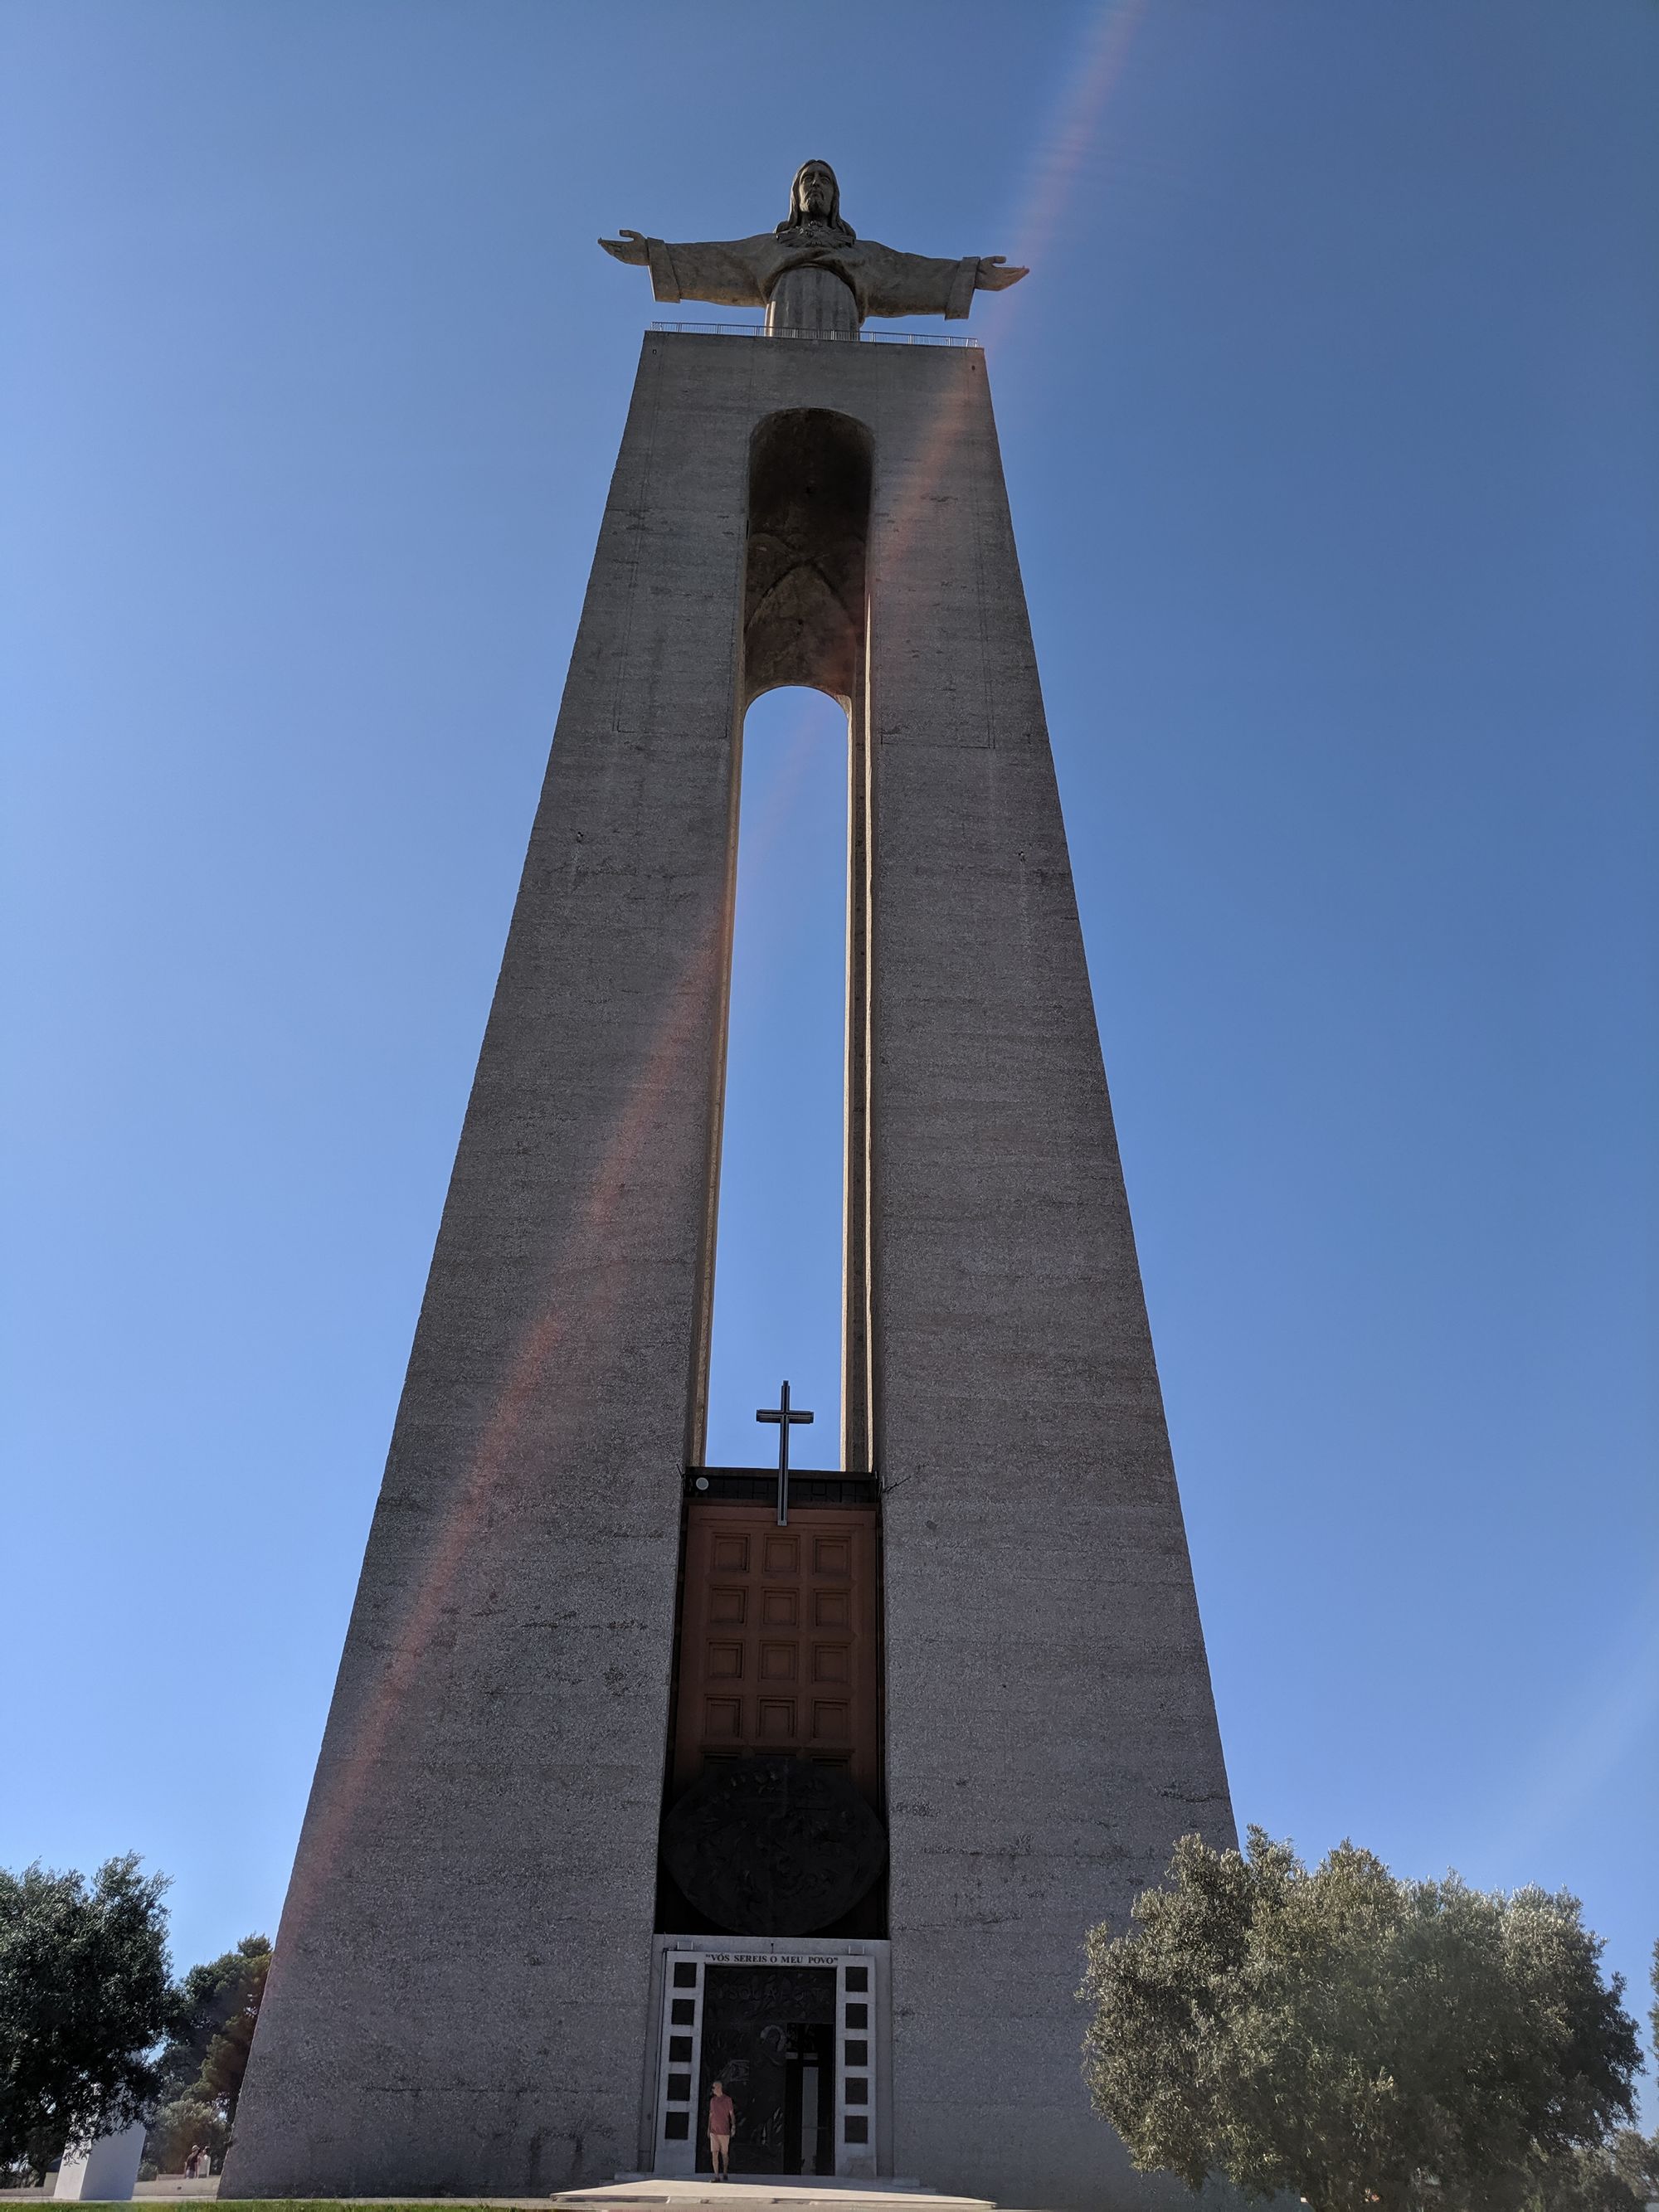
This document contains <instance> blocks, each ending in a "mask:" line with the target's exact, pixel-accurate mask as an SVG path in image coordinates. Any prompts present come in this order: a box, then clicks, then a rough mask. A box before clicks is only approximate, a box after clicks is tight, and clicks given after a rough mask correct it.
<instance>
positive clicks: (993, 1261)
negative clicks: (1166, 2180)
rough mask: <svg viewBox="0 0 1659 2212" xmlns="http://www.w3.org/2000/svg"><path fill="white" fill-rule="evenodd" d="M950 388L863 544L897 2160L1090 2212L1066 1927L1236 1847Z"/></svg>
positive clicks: (1117, 1911) (981, 2188) (1115, 2182)
mask: <svg viewBox="0 0 1659 2212" xmlns="http://www.w3.org/2000/svg"><path fill="white" fill-rule="evenodd" d="M933 376H934V377H935V378H936V380H937V381H938V383H939V385H940V386H948V387H949V389H950V397H949V398H948V400H947V399H945V398H944V397H943V396H942V395H941V398H940V399H939V402H938V403H936V404H935V407H934V409H933V424H934V428H933V435H931V436H928V435H921V424H920V423H919V422H915V420H914V418H913V420H912V422H910V423H908V424H907V426H906V432H905V435H903V436H902V437H896V436H895V435H893V426H892V425H890V423H889V422H884V424H883V426H882V428H881V431H880V433H879V434H878V471H877V484H878V490H877V506H878V513H877V517H876V525H875V530H874V533H873V542H872V547H871V552H870V573H871V577H872V606H873V615H872V633H873V634H872V647H871V662H872V665H871V675H870V692H871V740H870V743H871V757H872V761H873V763H874V794H873V811H874V828H873V845H874V852H875V861H874V887H873V906H874V919H873V922H872V945H873V948H874V951H873V972H872V987H871V1000H872V1008H873V1019H872V1097H871V1123H872V1147H871V1149H872V1158H871V1182H872V1189H873V1191H874V1193H875V1200H874V1209H873V1245H874V1261H873V1283H872V1314H873V1332H874V1355H873V1362H872V1364H873V1370H874V1374H875V1377H876V1421H875V1435H876V1463H877V1466H878V1468H879V1469H880V1471H881V1474H882V1476H883V1479H884V1534H885V1541H884V1559H885V1573H886V1598H887V1607H886V1632H887V1648H886V1669H887V1714H888V1741H887V1752H888V1797H889V1809H890V1825H891V1845H892V1859H891V1921H890V1935H891V1938H892V1947H893V1948H892V1989H893V2007H894V2050H893V2112H894V2154H895V2158H896V2161H897V2164H898V2166H899V2168H900V2170H901V2171H902V2172H908V2173H921V2174H922V2175H924V2176H926V2178H927V2180H928V2181H929V2183H930V2184H931V2185H933V2187H935V2188H941V2189H960V2190H966V2191H974V2192H975V2193H979V2194H982V2195H988V2196H993V2197H998V2198H1000V2199H1001V2200H1003V2201H1004V2202H1014V2203H1027V2204H1030V2203H1038V2204H1052V2205H1060V2206H1064V2205H1084V2204H1091V2205H1093V2204H1099V2203H1103V2202H1111V2201H1123V2200H1124V2199H1126V2198H1127V2197H1130V2196H1142V2195H1145V2194H1146V2193H1147V2192H1148V2191H1151V2190H1152V2189H1154V2188H1155V2186H1156V2185H1153V2184H1151V2183H1149V2182H1148V2181H1147V2180H1146V2178H1144V2177H1140V2176H1136V2175H1133V2173H1132V2172H1130V2171H1129V2169H1128V2167H1127V2160H1125V2159H1124V2157H1123V2154H1122V2153H1121V2149H1120V2148H1118V2147H1117V2145H1116V2144H1115V2142H1114V2140H1113V2139H1112V2138H1111V2137H1110V2136H1108V2134H1107V2132H1106V2130H1104V2129H1103V2127H1102V2125H1101V2124H1100V2123H1099V2122H1098V2121H1097V2120H1096V2119H1095V2118H1093V2117H1092V2116H1091V2113H1090V2112H1089V2109H1088V2106H1087V2101H1086V2098H1085V2093H1084V2089H1083V2085H1082V2082H1081V2080H1080V2078H1079V2048H1078V2046H1079V2037H1080V2033H1081V2028H1082V2018H1081V2015H1080V2013H1079V2009H1078V2008H1077V2006H1076V2005H1075V2003H1074V2002H1073V1992H1074V1990H1076V1988H1077V1986H1078V1984H1079V1981H1080V1980H1081V1978H1082V1951H1081V1944H1082V1937H1083V1933H1084V1930H1085V1928H1086V1927H1088V1926H1089V1925H1090V1924H1091V1923H1093V1922H1096V1921H1098V1920H1101V1919H1103V1918H1110V1919H1114V1920H1116V1921H1119V1922H1122V1921H1123V1920H1125V1919H1126V1917H1127V1908H1128V1905H1129V1901H1130V1899H1131V1898H1132V1897H1133V1894H1134V1893H1135V1891H1136V1890H1137V1889H1139V1888H1140V1887H1144V1886H1145V1885H1146V1884H1147V1883H1149V1882H1151V1881H1155V1880H1156V1879H1157V1878H1158V1875H1160V1874H1161V1873H1162V1872H1163V1870H1164V1867H1165V1865H1166V1864H1167V1863H1168V1860H1169V1857H1170V1846H1171V1844H1173V1843H1174V1841H1175V1839H1176V1837H1177V1836H1179V1835H1181V1834H1182V1833H1183V1832H1187V1831H1188V1830H1192V1829H1196V1830H1198V1831H1200V1832H1201V1833H1203V1834H1204V1835H1205V1836H1206V1837H1207V1838H1210V1840H1212V1842H1215V1841H1222V1840H1225V1841H1229V1842H1231V1840H1232V1836H1233V1827H1232V1819H1231V1808H1230V1804H1229V1799H1228V1793H1227V1785H1226V1777H1225V1769H1224V1767H1223V1764H1222V1757H1221V1747H1220V1741H1219V1738H1218V1733H1217V1729H1216V1723H1215V1714H1214V1708H1213V1704H1212V1698H1211V1692H1210V1682H1209V1673H1208V1668H1207V1666H1206V1660H1205V1655H1204V1646H1203V1639H1202V1636H1201V1633H1200V1626H1199V1620H1198V1611H1197V1606H1196V1602H1195V1600H1194V1591H1193V1583H1192V1574H1191V1569H1190V1566H1189V1565H1188V1556H1187V1548H1186V1541H1185V1535H1184V1531H1183V1528H1182V1517H1181V1508H1180V1502H1179V1499H1178V1498H1177V1495H1176V1485H1175V1476H1174V1471H1173V1468H1172V1466H1171V1463H1170V1449H1169V1442H1168V1437H1167V1433H1166V1431H1165V1427H1164V1412H1163V1404H1162V1400H1161V1396H1160V1394H1159V1389H1158V1374H1157V1369H1156V1366H1155V1364H1154V1361H1153V1357H1152V1340H1151V1337H1150V1334H1149V1332H1148V1329H1147V1325H1146V1310H1145V1305H1144V1302H1143V1298H1142V1294H1141V1287H1140V1277H1139V1267H1138V1265H1137V1262H1136V1258H1135V1249H1134V1239H1133V1231H1132V1230H1131V1227H1130V1222H1129V1213H1128V1207H1127V1201H1126V1199H1125V1196H1124V1189H1123V1180H1122V1175H1121V1169H1120V1166H1119V1162H1118V1156H1117V1149H1116V1144H1115V1138H1114V1135H1113V1129H1112V1119H1111V1109H1110V1106H1109V1102H1108V1098H1107V1092H1106V1082H1105V1076H1104V1073H1103V1067H1102V1064H1101V1055H1100V1048H1099V1044H1098V1042H1097V1032H1096V1026H1095V1019H1094V1011H1093V1006H1092V1003H1091V996H1090V991H1089V980H1088V974H1087V970H1086V968H1085V962H1084V953H1083V943H1082V937H1081V933H1080V932H1079V926H1078V918H1077V908H1076V902H1075V897H1074V894H1073V886H1072V876H1071V868H1070V864H1069V861H1068V858H1067V854H1066V837H1065V829H1064V826H1063V824H1062V822H1061V819H1060V804H1059V799H1058V795H1057V793H1056V789H1055V785H1054V769H1053V763H1052V760H1051V757H1050V754H1049V748H1048V733H1047V728H1046V725H1045V722H1044V719H1043V711H1042V696H1041V693H1040V690H1039V687H1038V683H1037V674H1036V661H1035V658H1034V655H1033V653H1032V648H1031V641H1030V628H1029V624H1028V622H1027V618H1026V612H1025V603H1024V592H1023V590H1022V587H1021V583H1020V577H1019V568H1018V560H1017V557H1016V554H1015V549H1014V541H1013V533H1012V526H1011V525H1010V521H1009V516H1008V508H1007V500H1006V492H1005V489H1004V486H1003V479H1002V470H1001V464H1000V457H999V453H998V450H997V442H996V434H995V430H994V424H993V421H992V415H991V407H990V399H989V394H988V392H987V389H986V385H985V379H984V375H983V372H982V368H981V363H980V362H979V361H978V360H977V359H976V358H975V357H974V356H971V355H969V356H945V357H944V358H943V360H942V362H940V363H939V367H938V368H935V369H934V370H933Z"/></svg>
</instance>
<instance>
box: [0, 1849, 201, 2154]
mask: <svg viewBox="0 0 1659 2212" xmlns="http://www.w3.org/2000/svg"><path fill="white" fill-rule="evenodd" d="M166 1889H167V1881H166V1879H165V1877H164V1876H162V1875H141V1874H140V1873H139V1871H138V1859H137V1855H136V1854H130V1855H129V1856H128V1857H125V1858H118V1859H110V1860H108V1861H107V1862H106V1863H105V1864H104V1865H103V1866H101V1867H100V1869H99V1870H98V1873H97V1875H96V1877H95V1878H94V1881H92V1882H91V1883H90V1884H88V1881H87V1880H86V1878H85V1876H84V1875H79V1874H49V1873H47V1872H46V1871H45V1870H44V1869H42V1868H41V1867H40V1866H38V1865H36V1866H31V1867H27V1868H25V1869H24V1870H23V1872H22V1873H21V1875H14V1874H9V1873H8V1872H6V1871H5V1869H0V2166H18V2165H22V2164H27V2166H29V2167H30V2168H31V2169H32V2170H33V2172H37V2173H39V2172H44V2170H45V2168H46V2166H47V2164H49V2163H50V2161H51V2160H52V2159H54V2158H55V2157H57V2156H58V2153H59V2152H60V2151H61V2150H62V2149H63V2148H64V2145H65V2144H66V2143H69V2142H82V2141H84V2140H86V2139H87V2138H88V2136H93V2135H96V2134H99V2133H102V2132H105V2131H108V2130H114V2129H118V2128H124V2127H130V2126H131V2124H132V2123H133V2121H134V2120H137V2119H141V2118H145V2117H147V2116H148V2113H149V2111H150V2109H151V2108H152V2107H153V2106H154V2104H155V2099H156V2096H157V2095H158V2093H159V2092H160V2088H161V2074H160V2069H159V2068H158V2067H157V2065H156V2063H155V2058H154V2057H153V2056H152V2054H153V2053H154V2051H155V2046H156V2045H157V2044H158V2043H159V2042H160V2041H161V2039H162V2037H163V2036H165V2035H167V2034H169V2033H171V2032H172V2031H173V2028H174V2027H175V2026H176V2025H177V2023H178V2021H179V1996H178V1992H177V1991H176V1990H175V1989H174V1988H173V1978H172V1975H171V1974H170V1972H168V1968H167V1912H166V1910H165V1908H164V1907H163V1905H162V1903H161V1899H162V1896H163V1894H164V1893H165V1892H166Z"/></svg>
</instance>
